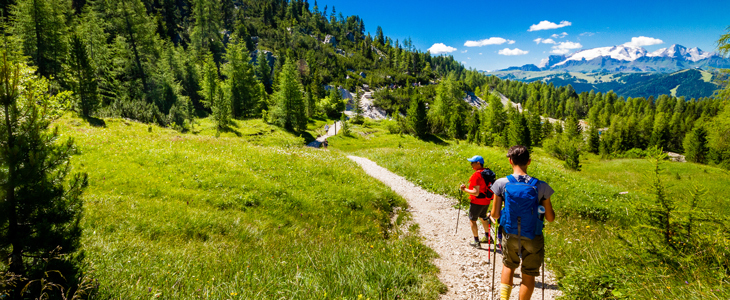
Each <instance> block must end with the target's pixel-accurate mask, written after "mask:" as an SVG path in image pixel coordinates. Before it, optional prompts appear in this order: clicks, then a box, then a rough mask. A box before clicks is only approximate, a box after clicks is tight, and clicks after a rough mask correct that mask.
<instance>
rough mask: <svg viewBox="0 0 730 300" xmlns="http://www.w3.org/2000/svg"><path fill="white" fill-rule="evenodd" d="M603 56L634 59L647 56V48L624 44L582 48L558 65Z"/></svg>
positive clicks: (626, 59) (627, 59)
mask: <svg viewBox="0 0 730 300" xmlns="http://www.w3.org/2000/svg"><path fill="white" fill-rule="evenodd" d="M602 56H608V57H611V58H613V59H617V60H625V61H634V60H636V59H637V58H639V57H644V56H646V49H644V48H641V47H630V46H623V45H622V46H613V47H601V48H593V49H588V50H581V51H578V52H575V53H573V54H571V55H569V56H568V57H567V58H566V60H564V61H562V62H560V63H558V64H556V65H563V64H565V63H567V62H568V61H571V60H577V61H581V60H583V59H585V60H592V59H595V58H598V57H602Z"/></svg>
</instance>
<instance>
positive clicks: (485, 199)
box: [459, 155, 494, 248]
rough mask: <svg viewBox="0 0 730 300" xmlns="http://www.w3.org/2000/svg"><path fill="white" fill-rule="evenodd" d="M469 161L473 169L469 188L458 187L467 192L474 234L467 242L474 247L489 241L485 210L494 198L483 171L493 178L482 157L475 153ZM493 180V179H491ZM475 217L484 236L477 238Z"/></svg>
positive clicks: (487, 218) (477, 231)
mask: <svg viewBox="0 0 730 300" xmlns="http://www.w3.org/2000/svg"><path fill="white" fill-rule="evenodd" d="M467 160H468V161H469V162H471V168H472V169H474V174H472V175H471V177H470V178H469V188H467V187H466V185H464V184H462V185H461V186H460V187H459V188H460V189H461V190H462V191H464V192H465V193H467V194H469V221H471V232H472V234H474V240H473V241H470V242H469V245H471V246H472V247H475V248H481V247H482V245H481V243H482V242H484V243H487V242H488V241H489V232H488V229H487V228H489V227H488V223H487V222H488V220H489V216H488V214H487V211H488V210H489V203H490V202H491V201H492V199H493V198H494V194H493V193H492V191H491V190H489V185H490V184H491V182H487V181H485V180H484V176H483V174H482V172H484V173H491V174H492V178H494V172H492V171H491V170H489V169H488V168H487V169H485V168H484V158H482V157H481V156H479V155H475V156H474V157H472V158H469V159H467ZM492 181H494V179H492ZM477 219H481V220H482V226H483V227H484V235H485V236H484V238H483V239H482V240H479V225H477Z"/></svg>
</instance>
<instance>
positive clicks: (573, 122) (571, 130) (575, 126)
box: [564, 115, 581, 139]
mask: <svg viewBox="0 0 730 300" xmlns="http://www.w3.org/2000/svg"><path fill="white" fill-rule="evenodd" d="M564 126H565V134H566V135H567V137H568V138H569V139H579V138H580V137H581V129H580V124H579V123H578V119H576V118H575V117H574V116H572V115H571V116H569V117H568V118H567V119H566V120H565V125H564Z"/></svg>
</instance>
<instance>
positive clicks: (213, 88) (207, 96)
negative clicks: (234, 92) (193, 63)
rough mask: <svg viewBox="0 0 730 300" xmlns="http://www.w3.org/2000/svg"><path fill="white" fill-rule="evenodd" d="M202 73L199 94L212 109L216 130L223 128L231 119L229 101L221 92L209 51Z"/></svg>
mask: <svg viewBox="0 0 730 300" xmlns="http://www.w3.org/2000/svg"><path fill="white" fill-rule="evenodd" d="M202 73H203V74H202V75H203V78H202V79H203V80H202V82H201V83H200V86H201V88H202V90H201V91H200V95H201V96H202V97H203V103H204V104H205V105H206V107H208V108H210V109H211V110H212V111H213V119H214V120H215V123H216V130H217V131H220V130H221V129H225V128H226V127H227V126H228V124H229V123H230V121H231V103H230V101H229V98H228V97H226V96H225V94H224V92H223V88H222V86H221V80H220V78H218V70H217V68H216V65H215V61H214V59H213V54H211V53H209V54H208V55H207V56H206V58H205V61H204V64H203V72H202Z"/></svg>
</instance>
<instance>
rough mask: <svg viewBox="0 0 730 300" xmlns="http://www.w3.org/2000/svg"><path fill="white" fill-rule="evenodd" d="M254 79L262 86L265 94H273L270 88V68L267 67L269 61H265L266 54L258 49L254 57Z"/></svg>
mask: <svg viewBox="0 0 730 300" xmlns="http://www.w3.org/2000/svg"><path fill="white" fill-rule="evenodd" d="M256 78H258V80H259V81H260V82H261V83H263V84H264V87H265V88H266V93H267V94H269V95H271V93H272V92H273V90H272V87H271V84H272V82H271V67H269V60H267V59H266V53H264V51H263V50H261V49H259V54H258V56H257V57H256Z"/></svg>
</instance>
